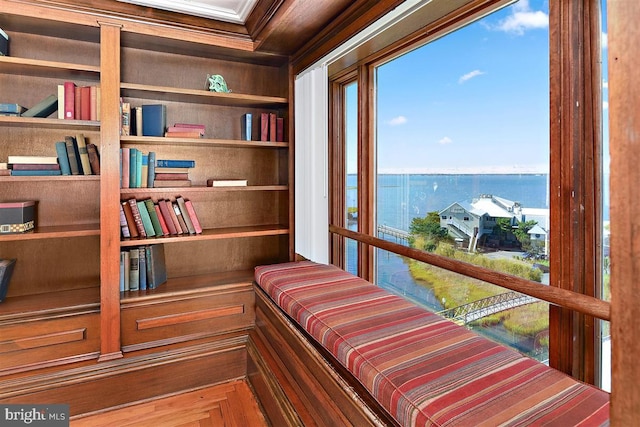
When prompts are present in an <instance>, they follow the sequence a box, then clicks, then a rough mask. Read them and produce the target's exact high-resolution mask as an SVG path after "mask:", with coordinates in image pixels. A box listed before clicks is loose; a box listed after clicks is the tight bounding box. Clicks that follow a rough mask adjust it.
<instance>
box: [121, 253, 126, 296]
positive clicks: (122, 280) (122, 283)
mask: <svg viewBox="0 0 640 427" xmlns="http://www.w3.org/2000/svg"><path fill="white" fill-rule="evenodd" d="M126 253H127V252H125V251H120V292H124V291H125V289H124V264H125V261H126V260H125V258H126Z"/></svg>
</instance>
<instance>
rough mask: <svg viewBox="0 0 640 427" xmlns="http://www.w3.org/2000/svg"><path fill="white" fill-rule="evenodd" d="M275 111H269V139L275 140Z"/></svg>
mask: <svg viewBox="0 0 640 427" xmlns="http://www.w3.org/2000/svg"><path fill="white" fill-rule="evenodd" d="M276 118H277V116H276V113H269V141H271V142H275V141H276Z"/></svg>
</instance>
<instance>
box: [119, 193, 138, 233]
mask: <svg viewBox="0 0 640 427" xmlns="http://www.w3.org/2000/svg"><path fill="white" fill-rule="evenodd" d="M120 205H121V206H122V208H123V210H124V217H125V219H126V221H127V228H128V229H129V234H130V235H131V237H138V236H139V233H138V226H137V225H136V220H135V218H134V217H133V210H132V209H131V205H130V204H129V202H126V201H125V202H120ZM141 221H142V219H141Z"/></svg>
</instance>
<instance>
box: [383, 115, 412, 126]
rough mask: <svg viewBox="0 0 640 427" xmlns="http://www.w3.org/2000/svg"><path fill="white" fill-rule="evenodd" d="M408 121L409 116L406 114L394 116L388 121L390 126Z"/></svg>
mask: <svg viewBox="0 0 640 427" xmlns="http://www.w3.org/2000/svg"><path fill="white" fill-rule="evenodd" d="M405 123H407V118H406V117H405V116H398V117H394V118H393V119H391V120H389V121H388V122H387V124H388V125H390V126H400V125H403V124H405Z"/></svg>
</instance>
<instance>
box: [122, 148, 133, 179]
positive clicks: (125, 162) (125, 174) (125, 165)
mask: <svg viewBox="0 0 640 427" xmlns="http://www.w3.org/2000/svg"><path fill="white" fill-rule="evenodd" d="M129 151H130V149H129V148H127V147H123V148H121V149H120V182H121V183H122V184H121V187H122V188H129V184H130V183H129V177H130V176H131V172H130V170H129V167H130V165H129Z"/></svg>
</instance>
